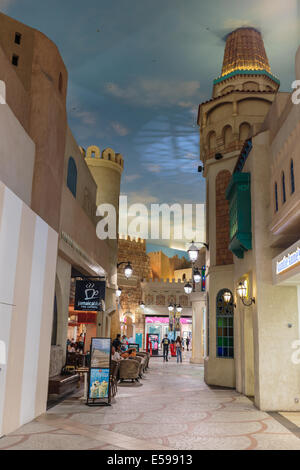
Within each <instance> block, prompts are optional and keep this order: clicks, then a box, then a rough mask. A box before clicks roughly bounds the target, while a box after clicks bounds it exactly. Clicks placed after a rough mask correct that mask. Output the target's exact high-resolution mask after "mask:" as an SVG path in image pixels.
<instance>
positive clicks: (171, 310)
mask: <svg viewBox="0 0 300 470" xmlns="http://www.w3.org/2000/svg"><path fill="white" fill-rule="evenodd" d="M168 310H169V312H173V310H174V305H173V304H170V305H169V307H168Z"/></svg>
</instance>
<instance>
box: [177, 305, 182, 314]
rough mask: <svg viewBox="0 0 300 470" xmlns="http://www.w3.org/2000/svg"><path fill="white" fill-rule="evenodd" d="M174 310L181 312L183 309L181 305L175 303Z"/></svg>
mask: <svg viewBox="0 0 300 470" xmlns="http://www.w3.org/2000/svg"><path fill="white" fill-rule="evenodd" d="M176 310H177V312H179V313H181V312H182V310H183V308H182V307H181V305H180V304H179V305H177V307H176Z"/></svg>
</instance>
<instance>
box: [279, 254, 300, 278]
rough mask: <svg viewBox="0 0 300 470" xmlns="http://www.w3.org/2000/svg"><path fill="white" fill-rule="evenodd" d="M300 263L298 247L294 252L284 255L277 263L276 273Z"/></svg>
mask: <svg viewBox="0 0 300 470" xmlns="http://www.w3.org/2000/svg"><path fill="white" fill-rule="evenodd" d="M298 263H300V248H297V249H296V250H295V251H294V252H293V253H289V254H288V255H287V256H284V257H283V258H282V260H280V261H277V263H276V274H280V273H282V272H284V271H286V270H287V269H289V268H291V267H292V266H295V265H296V264H298Z"/></svg>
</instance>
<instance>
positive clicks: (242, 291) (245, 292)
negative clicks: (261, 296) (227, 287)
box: [236, 282, 255, 307]
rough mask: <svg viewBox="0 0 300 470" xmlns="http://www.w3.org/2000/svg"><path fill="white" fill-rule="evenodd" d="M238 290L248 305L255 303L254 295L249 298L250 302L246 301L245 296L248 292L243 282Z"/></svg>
mask: <svg viewBox="0 0 300 470" xmlns="http://www.w3.org/2000/svg"><path fill="white" fill-rule="evenodd" d="M236 292H237V294H238V296H239V297H240V299H241V300H242V302H243V304H244V305H245V306H246V307H250V305H252V304H255V298H254V297H251V299H249V302H245V298H246V294H247V287H246V286H245V284H243V283H242V282H240V283H239V285H238V288H237V290H236Z"/></svg>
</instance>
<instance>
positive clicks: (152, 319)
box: [145, 316, 192, 346]
mask: <svg viewBox="0 0 300 470" xmlns="http://www.w3.org/2000/svg"><path fill="white" fill-rule="evenodd" d="M150 334H152V335H158V342H159V344H160V343H161V341H162V339H163V337H164V336H165V335H166V334H167V335H168V337H169V339H170V340H172V339H174V332H173V331H169V317H168V316H146V317H145V341H146V338H147V335H150ZM178 334H179V332H177V335H178ZM180 336H181V338H184V339H186V338H187V337H188V338H190V340H191V339H192V318H191V317H184V316H183V317H181V318H180ZM145 346H146V345H145Z"/></svg>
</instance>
